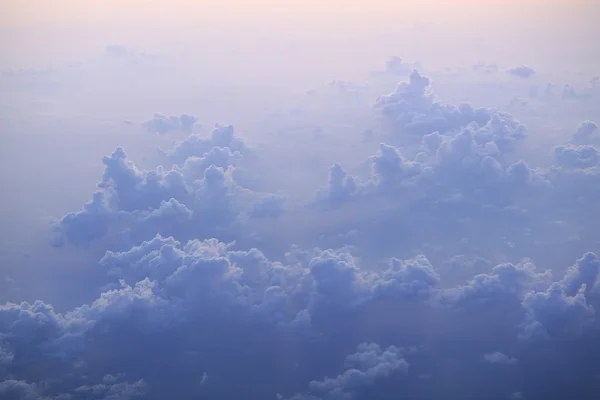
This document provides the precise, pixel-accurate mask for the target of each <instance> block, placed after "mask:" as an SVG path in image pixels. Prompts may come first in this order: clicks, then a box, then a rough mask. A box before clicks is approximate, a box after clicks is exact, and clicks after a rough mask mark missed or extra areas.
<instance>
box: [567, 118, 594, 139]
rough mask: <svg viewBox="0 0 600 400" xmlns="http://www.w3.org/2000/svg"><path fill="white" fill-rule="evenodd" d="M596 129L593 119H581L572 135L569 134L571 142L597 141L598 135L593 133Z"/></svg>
mask: <svg viewBox="0 0 600 400" xmlns="http://www.w3.org/2000/svg"><path fill="white" fill-rule="evenodd" d="M597 131H598V125H596V123H595V122H593V121H583V122H582V123H581V124H579V126H578V127H577V130H576V131H575V133H573V136H571V143H573V144H576V145H585V144H592V143H594V142H597V141H598V137H596V136H595V135H594V134H595V133H596V132H597Z"/></svg>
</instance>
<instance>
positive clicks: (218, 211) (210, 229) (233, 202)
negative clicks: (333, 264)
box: [54, 126, 284, 246]
mask: <svg viewBox="0 0 600 400" xmlns="http://www.w3.org/2000/svg"><path fill="white" fill-rule="evenodd" d="M232 148H233V150H232ZM240 151H245V146H244V144H243V142H242V141H241V140H240V139H238V138H235V137H234V135H233V127H231V126H226V127H220V126H217V127H216V128H215V130H214V131H213V133H212V135H211V137H210V138H201V137H200V136H197V135H192V136H190V137H189V138H188V139H186V140H184V141H182V142H181V143H178V144H177V145H176V146H175V147H174V148H173V149H172V150H168V151H166V152H163V153H164V156H165V157H164V158H165V160H167V162H169V161H170V162H171V163H173V166H172V167H171V169H165V168H164V167H162V166H161V165H159V166H158V167H157V168H156V169H154V170H144V169H139V168H138V167H137V166H136V165H135V164H134V163H133V161H131V160H129V158H128V157H127V154H126V153H125V150H124V149H123V148H121V147H118V148H117V149H116V150H115V151H114V152H113V153H112V154H111V155H110V156H105V157H104V158H103V160H102V161H103V163H104V165H105V170H104V174H103V177H102V181H101V182H100V183H99V184H98V191H96V192H95V193H94V194H93V198H92V200H91V201H90V202H89V203H87V204H85V205H84V207H83V209H82V210H81V211H78V212H72V213H69V214H67V215H65V216H64V217H63V218H62V219H61V220H60V221H59V222H58V223H57V224H56V226H55V231H56V232H57V234H58V235H59V236H57V237H56V239H55V240H54V243H55V244H57V245H62V244H63V243H64V242H65V241H67V242H69V243H72V244H74V245H77V246H85V245H87V244H89V243H91V242H93V241H95V240H99V239H102V238H105V237H106V236H107V235H118V236H120V237H121V239H120V241H124V243H126V244H129V245H132V244H134V243H137V242H139V241H140V240H144V239H149V238H151V237H153V236H154V235H155V234H156V233H157V232H162V233H164V234H168V235H176V234H177V235H182V238H183V239H189V238H192V237H203V238H209V237H213V236H215V237H220V238H222V239H226V240H227V239H229V237H230V236H231V235H229V234H228V233H227V231H228V230H230V229H235V228H234V226H241V225H240V224H243V220H244V219H245V218H246V217H261V218H262V217H267V216H268V217H278V216H279V215H280V214H281V213H282V204H283V201H284V198H283V197H281V196H279V197H278V196H274V195H262V194H258V193H254V192H252V191H250V190H248V189H246V188H244V187H243V186H242V185H241V184H239V183H238V182H237V180H238V179H240V178H241V174H240V170H239V169H237V168H236V167H235V165H236V164H237V162H238V161H239V160H240V158H241V157H242V154H241V153H240ZM240 229H241V228H240ZM221 235H223V236H221Z"/></svg>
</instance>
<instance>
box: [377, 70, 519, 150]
mask: <svg viewBox="0 0 600 400" xmlns="http://www.w3.org/2000/svg"><path fill="white" fill-rule="evenodd" d="M375 107H376V108H379V109H381V112H382V113H383V115H384V116H385V117H386V118H387V119H389V121H390V122H391V124H392V127H393V134H394V135H395V136H400V135H404V134H408V135H415V136H418V137H422V136H424V135H427V134H431V133H434V132H438V133H440V134H453V133H455V132H457V131H459V130H460V129H461V128H464V127H467V126H470V125H472V126H474V128H475V129H476V130H477V131H478V135H479V136H481V137H482V138H486V139H488V140H489V139H491V140H493V141H494V142H495V143H496V145H498V146H500V147H501V150H503V151H507V150H509V149H510V148H511V147H512V146H514V145H515V143H517V142H519V141H520V140H522V139H523V138H524V137H525V128H524V126H523V125H522V124H520V123H519V122H518V121H517V120H516V119H515V118H514V117H513V116H511V115H509V114H506V113H501V112H498V111H496V110H493V109H489V108H478V109H474V108H473V107H471V106H470V105H469V104H461V105H460V106H458V107H457V106H454V105H451V104H443V103H440V102H436V101H434V97H433V94H432V93H431V88H430V80H429V78H427V77H424V76H422V75H421V74H420V73H418V72H417V71H413V72H412V73H411V75H410V79H409V81H408V82H402V83H400V84H399V85H398V86H397V88H396V90H395V91H394V92H392V93H390V94H388V95H384V96H381V97H379V98H378V99H377V101H376V104H375Z"/></svg>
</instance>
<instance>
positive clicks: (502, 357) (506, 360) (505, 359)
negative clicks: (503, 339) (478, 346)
mask: <svg viewBox="0 0 600 400" xmlns="http://www.w3.org/2000/svg"><path fill="white" fill-rule="evenodd" d="M483 361H485V362H486V363H489V364H505V365H510V364H516V363H517V362H519V360H517V359H516V358H512V357H509V356H507V355H506V354H504V353H500V352H499V351H497V352H495V353H488V354H484V355H483Z"/></svg>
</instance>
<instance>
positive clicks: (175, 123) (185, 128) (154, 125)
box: [143, 114, 198, 133]
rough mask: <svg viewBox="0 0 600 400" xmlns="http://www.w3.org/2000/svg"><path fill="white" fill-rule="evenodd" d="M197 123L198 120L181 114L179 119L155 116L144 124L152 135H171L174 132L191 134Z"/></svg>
mask: <svg viewBox="0 0 600 400" xmlns="http://www.w3.org/2000/svg"><path fill="white" fill-rule="evenodd" d="M197 121H198V118H196V117H194V116H191V115H188V114H181V115H180V116H179V117H177V116H175V115H172V116H170V117H166V116H164V115H163V114H154V118H152V119H151V120H148V121H146V122H144V124H143V125H144V127H145V128H146V130H148V132H150V133H169V132H173V131H181V132H187V133H191V132H192V129H193V128H194V124H195V123H196V122H197Z"/></svg>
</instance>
